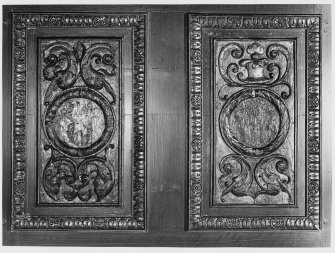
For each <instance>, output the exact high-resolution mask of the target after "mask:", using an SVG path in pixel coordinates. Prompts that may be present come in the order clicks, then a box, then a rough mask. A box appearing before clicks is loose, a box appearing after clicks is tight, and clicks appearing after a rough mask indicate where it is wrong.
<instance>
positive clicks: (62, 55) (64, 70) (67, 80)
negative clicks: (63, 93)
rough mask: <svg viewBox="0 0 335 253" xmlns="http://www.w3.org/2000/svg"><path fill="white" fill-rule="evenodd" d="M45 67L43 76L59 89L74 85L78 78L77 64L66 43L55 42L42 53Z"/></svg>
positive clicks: (70, 48) (69, 46)
mask: <svg viewBox="0 0 335 253" xmlns="http://www.w3.org/2000/svg"><path fill="white" fill-rule="evenodd" d="M43 58H44V62H45V64H46V65H45V67H44V69H43V76H44V78H45V79H46V80H48V81H53V82H54V83H55V84H56V85H57V86H58V87H59V88H61V89H63V90H64V89H67V88H70V87H72V86H73V85H74V83H75V82H76V80H77V78H78V76H79V63H78V61H77V59H76V57H75V56H74V54H73V52H72V47H71V45H70V44H69V43H66V42H55V43H52V44H50V45H49V46H48V48H46V49H45V50H44V52H43Z"/></svg>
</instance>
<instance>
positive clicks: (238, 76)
mask: <svg viewBox="0 0 335 253" xmlns="http://www.w3.org/2000/svg"><path fill="white" fill-rule="evenodd" d="M294 47H295V41H294V40H271V39H257V40H255V39H243V40H241V39H228V40H220V39H216V40H214V47H213V49H214V52H213V53H214V57H213V61H214V62H213V66H215V72H214V75H215V78H214V80H215V83H213V95H214V100H215V102H214V106H213V107H214V108H213V110H214V112H213V115H214V117H213V120H214V122H213V126H214V129H213V132H214V152H215V154H214V166H215V170H214V171H215V175H214V177H213V179H214V182H213V187H214V189H213V193H214V196H213V204H214V205H234V204H238V205H263V206H264V205H290V204H294V203H295V187H294V186H295V162H294V161H295V160H294V158H295V150H294V139H295V138H294V137H295V120H294V117H295V114H294V111H295V110H294V101H295V100H294V96H295V95H294V94H295V93H294V92H295V86H296V83H295V55H294V52H295V50H294Z"/></svg>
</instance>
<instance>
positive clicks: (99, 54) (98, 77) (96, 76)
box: [81, 43, 117, 100]
mask: <svg viewBox="0 0 335 253" xmlns="http://www.w3.org/2000/svg"><path fill="white" fill-rule="evenodd" d="M115 54H116V52H115V49H114V48H113V47H111V46H110V45H109V44H107V43H96V44H93V45H91V46H90V47H89V48H88V49H87V51H86V54H85V55H84V57H83V59H82V61H81V75H82V78H83V80H84V82H85V84H86V85H87V87H89V88H92V89H95V90H100V89H102V88H105V89H106V91H107V92H108V93H109V94H110V95H111V96H112V97H113V99H114V100H115V95H114V92H113V89H112V87H111V86H110V84H109V83H108V82H107V81H106V80H105V77H106V76H109V77H111V76H115V75H116V73H117V72H116V69H117V66H116V63H115Z"/></svg>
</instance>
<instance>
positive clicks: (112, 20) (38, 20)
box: [11, 13, 145, 230]
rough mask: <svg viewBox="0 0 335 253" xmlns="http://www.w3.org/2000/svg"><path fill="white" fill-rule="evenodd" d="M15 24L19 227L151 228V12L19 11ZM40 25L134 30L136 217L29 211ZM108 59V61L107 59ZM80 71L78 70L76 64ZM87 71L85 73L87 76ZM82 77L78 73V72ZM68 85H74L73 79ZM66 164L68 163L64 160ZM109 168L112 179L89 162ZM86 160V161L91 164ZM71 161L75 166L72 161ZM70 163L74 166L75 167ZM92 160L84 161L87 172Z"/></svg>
mask: <svg viewBox="0 0 335 253" xmlns="http://www.w3.org/2000/svg"><path fill="white" fill-rule="evenodd" d="M12 24H13V28H12V31H13V41H12V43H13V47H12V48H13V72H12V73H13V77H12V80H13V86H12V87H13V91H12V92H13V98H14V99H13V105H12V110H13V123H12V124H13V128H12V129H13V136H12V139H13V146H12V151H13V157H12V159H13V160H12V166H13V167H12V175H13V177H12V194H13V195H12V222H11V228H12V229H13V230H14V229H15V230H16V229H85V230H97V229H99V230H101V229H102V230H143V229H145V125H144V122H145V120H144V112H145V15H136V14H133V15H119V14H115V15H102V14H101V15H100V14H99V15H89V14H57V15H53V14H47V13H38V14H22V13H14V14H13V16H12ZM34 27H35V28H38V27H50V29H52V28H53V27H64V29H66V27H111V28H112V27H117V28H119V27H125V28H132V34H133V97H134V104H133V122H134V123H133V138H134V144H133V150H134V152H133V159H132V160H133V165H132V169H133V171H132V174H133V177H132V215H131V216H130V217H94V216H92V217H76V216H68V217H67V216H36V215H33V214H28V213H27V210H26V202H27V198H28V196H27V174H29V173H30V172H29V170H31V169H32V168H28V167H27V160H26V149H27V143H26V135H27V134H28V133H27V132H26V127H25V126H26V113H27V111H26V110H27V108H26V96H27V94H26V90H27V88H26V87H27V85H31V84H29V80H27V79H26V76H27V68H28V65H29V59H27V58H26V57H27V54H26V53H27V41H28V40H27V39H28V38H27V29H28V28H34ZM104 60H106V61H108V59H104ZM72 71H73V72H74V73H77V69H76V67H75V66H74V67H73V68H72ZM83 75H84V74H83ZM74 76H76V74H75V75H74ZM66 80H69V83H68V85H71V80H70V79H69V78H67V79H66ZM63 162H64V161H63ZM87 162H89V163H95V164H96V163H99V165H100V166H103V167H104V169H103V170H104V171H103V173H105V174H106V173H107V176H108V177H112V175H111V174H110V171H111V168H110V167H109V165H107V164H104V161H102V160H100V159H98V158H97V159H96V160H92V161H91V160H89V161H87ZM87 162H86V163H87ZM68 165H69V164H68ZM69 167H71V166H70V165H69ZM86 167H87V165H86V164H82V165H79V167H78V170H79V171H83V170H85V169H87V168H86Z"/></svg>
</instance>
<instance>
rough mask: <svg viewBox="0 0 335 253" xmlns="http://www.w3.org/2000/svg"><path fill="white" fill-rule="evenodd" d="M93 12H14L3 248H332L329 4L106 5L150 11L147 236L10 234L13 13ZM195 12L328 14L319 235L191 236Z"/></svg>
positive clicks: (110, 9) (6, 80) (7, 72)
mask: <svg viewBox="0 0 335 253" xmlns="http://www.w3.org/2000/svg"><path fill="white" fill-rule="evenodd" d="M69 10H71V12H92V7H91V6H71V7H68V6H52V7H51V6H6V7H4V16H3V18H4V23H3V36H4V40H3V43H4V44H3V48H4V50H3V63H4V64H3V73H4V74H3V94H4V95H3V112H4V113H3V158H4V162H3V178H4V182H3V217H4V220H3V243H4V244H5V245H59V246H66V245H67V246H69V245H76V246H85V245H90V246H210V247H217V246H245V247H246V246H259V247H262V246H263V247H266V246H267V247H273V246H278V247H283V246H286V247H288V246H327V245H329V244H330V221H331V220H330V207H331V194H329V192H330V189H331V182H330V181H331V159H330V158H331V148H330V147H331V144H330V141H331V140H330V139H331V138H329V135H328V134H327V133H330V132H331V126H330V119H331V117H330V110H327V109H328V108H330V104H331V97H330V95H329V94H327V93H328V92H327V91H328V90H329V89H330V85H331V82H330V71H331V66H330V60H331V59H330V54H329V52H330V45H331V44H330V37H331V36H330V8H329V6H308V5H303V6H302V5H299V6H287V5H276V6H271V5H268V6H260V5H254V6H248V8H246V7H244V6H233V5H229V6H224V5H222V6H211V5H208V6H144V5H141V6H111V5H110V6H98V7H95V8H94V11H96V12H104V13H120V12H121V13H131V12H143V13H147V17H148V18H147V40H146V43H147V44H146V47H147V52H148V53H147V63H146V64H147V68H146V73H147V81H146V88H147V90H146V95H147V101H146V112H147V117H146V123H147V130H146V131H147V132H146V135H147V137H146V139H147V147H146V148H147V162H146V171H147V178H146V179H147V184H146V186H147V199H146V201H147V229H146V231H138V232H132V231H123V232H122V231H36V230H35V231H33V230H26V231H10V217H11V211H10V205H11V199H10V197H9V196H10V192H11V184H10V180H6V179H10V178H11V171H10V168H11V158H10V157H11V149H10V148H9V147H10V143H11V139H10V136H11V134H10V133H11V128H10V124H9V122H11V115H10V111H11V96H10V94H11V87H10V84H11V64H10V63H11V51H10V48H11V43H10V42H11V40H10V38H11V28H10V27H11V24H10V12H11V11H14V12H69ZM187 13H220V14H231V13H234V14H255V13H257V14H269V13H272V14H273V13H276V14H280V13H283V14H285V15H287V14H295V15H296V14H322V19H323V23H322V68H323V72H322V105H321V108H322V122H323V123H322V133H323V135H322V173H321V177H322V178H321V181H322V207H321V222H322V224H321V229H320V230H318V231H306V232H304V231H254V230H250V231H205V232H201V231H186V228H187V224H186V222H187V220H188V217H187V206H188V196H187V192H188V189H187V171H188V164H187V154H188V150H187V148H188V145H187V142H188V140H187V132H188V130H187V108H188V106H187V104H188V92H187V91H188V72H187V31H186V28H187V26H186V18H187V16H186V14H187Z"/></svg>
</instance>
